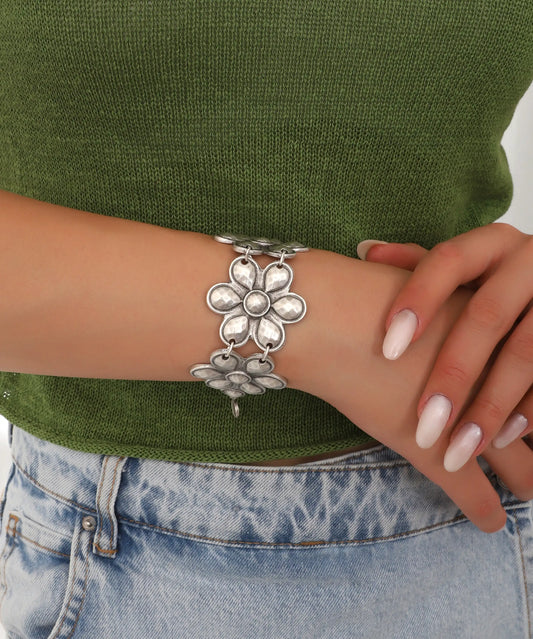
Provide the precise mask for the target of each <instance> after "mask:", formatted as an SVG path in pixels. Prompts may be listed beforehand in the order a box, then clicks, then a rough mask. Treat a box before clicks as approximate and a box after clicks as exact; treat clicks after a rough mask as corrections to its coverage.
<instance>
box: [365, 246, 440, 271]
mask: <svg viewBox="0 0 533 639" xmlns="http://www.w3.org/2000/svg"><path fill="white" fill-rule="evenodd" d="M427 253H428V251H427V249H425V248H424V247H422V246H419V245H418V244H398V243H388V244H382V243H380V244H373V245H372V246H371V247H370V248H368V250H366V252H363V253H361V254H363V255H364V259H365V260H366V261H367V262H379V263H380V264H389V265H390V266H396V267H398V268H403V269H406V270H408V271H413V270H414V269H415V267H416V266H417V264H418V263H419V262H420V260H421V259H422V258H423V257H424V256H425V255H426V254H427ZM358 254H359V247H358Z"/></svg>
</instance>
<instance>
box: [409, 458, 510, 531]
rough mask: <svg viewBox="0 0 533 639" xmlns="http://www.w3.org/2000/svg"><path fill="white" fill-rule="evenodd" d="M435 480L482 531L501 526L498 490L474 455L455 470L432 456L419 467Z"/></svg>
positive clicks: (502, 524) (503, 516) (503, 517)
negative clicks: (445, 466) (455, 471)
mask: <svg viewBox="0 0 533 639" xmlns="http://www.w3.org/2000/svg"><path fill="white" fill-rule="evenodd" d="M418 469H419V470H420V471H421V472H423V473H424V474H425V475H426V476H427V477H428V478H429V479H431V481H433V482H434V483H436V484H438V485H439V486H440V487H441V488H442V489H443V490H444V491H445V492H446V494H447V495H448V496H449V497H450V499H452V500H453V502H454V503H455V504H456V505H457V506H458V507H459V508H460V509H461V511H462V512H463V514H464V515H465V516H466V517H467V518H468V519H469V520H470V521H471V522H472V523H473V524H474V525H475V526H477V527H478V528H479V529H480V530H482V531H483V532H488V533H490V532H496V531H497V530H500V529H501V528H502V527H503V526H504V525H505V521H506V519H507V515H506V513H505V510H504V509H503V507H502V505H501V502H500V498H499V496H498V493H497V492H496V491H495V490H494V487H493V486H492V484H491V483H490V481H489V480H488V478H487V476H486V475H485V473H484V472H483V471H482V469H481V468H480V466H479V464H478V462H477V460H475V459H473V460H471V461H470V462H469V463H468V464H466V465H465V466H464V467H463V468H462V469H461V470H460V471H459V472H457V473H447V472H446V471H445V470H444V469H443V468H442V466H441V467H440V468H439V464H438V463H435V460H432V461H431V463H430V464H429V465H428V464H427V463H425V462H424V464H423V466H420V467H418Z"/></svg>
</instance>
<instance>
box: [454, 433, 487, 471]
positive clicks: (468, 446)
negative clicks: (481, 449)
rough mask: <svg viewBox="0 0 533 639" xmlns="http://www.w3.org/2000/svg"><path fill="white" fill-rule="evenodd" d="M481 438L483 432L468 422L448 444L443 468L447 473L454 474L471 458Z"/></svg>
mask: <svg viewBox="0 0 533 639" xmlns="http://www.w3.org/2000/svg"><path fill="white" fill-rule="evenodd" d="M482 437H483V431H482V430H481V428H480V427H479V426H478V425H477V424H474V422H468V423H467V424H465V425H464V426H462V427H461V429H460V430H459V432H458V433H457V435H456V436H455V437H454V438H453V439H452V441H451V442H450V445H449V446H448V450H447V451H446V454H445V455H444V468H445V469H446V470H447V471H448V472H449V473H454V472H455V471H456V470H459V469H460V468H462V467H463V466H464V465H465V464H466V462H467V461H468V460H469V459H470V457H472V454H473V453H474V451H475V450H476V448H477V447H478V446H479V444H480V442H481V439H482Z"/></svg>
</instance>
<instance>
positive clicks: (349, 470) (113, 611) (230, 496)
mask: <svg viewBox="0 0 533 639" xmlns="http://www.w3.org/2000/svg"><path fill="white" fill-rule="evenodd" d="M12 453H13V458H14V464H13V467H12V469H11V474H10V476H9V479H8V485H7V490H6V493H5V499H4V500H3V504H2V506H3V510H2V512H3V519H2V527H1V528H2V535H1V537H0V553H1V554H0V619H1V621H2V624H3V626H4V627H5V629H6V632H7V636H8V637H10V638H15V639H23V638H24V639H26V638H28V639H29V638H32V639H38V638H39V639H40V638H43V639H44V638H45V637H54V638H59V637H61V638H63V637H64V638H67V637H68V638H71V637H82V638H84V639H85V638H91V639H107V638H109V639H119V638H122V637H124V638H125V639H126V638H127V639H147V638H152V637H154V638H158V639H165V638H167V637H168V638H173V639H174V638H180V637H184V638H187V639H194V638H200V637H201V638H202V639H209V638H216V639H233V638H243V639H261V638H263V637H269V638H275V639H284V638H287V639H298V638H302V639H310V638H313V637H331V638H333V637H335V638H336V639H339V638H343V637H350V638H352V637H365V638H369V639H376V638H387V639H388V638H416V639H419V638H423V639H431V638H432V637H435V638H438V639H443V638H444V639H445V638H447V637H450V638H454V639H455V638H458V637H460V638H462V639H463V638H479V639H490V638H494V639H503V638H505V639H507V638H509V639H518V638H519V637H520V638H521V637H530V636H531V617H530V611H531V594H532V593H533V588H532V586H533V584H532V583H531V581H532V579H531V578H532V575H533V526H532V519H531V504H530V503H523V502H519V501H517V500H516V499H515V498H513V496H512V495H511V494H510V493H508V492H507V491H506V490H505V488H504V487H502V486H498V490H499V492H500V495H501V497H502V500H503V501H504V503H505V505H506V509H507V512H508V519H507V526H506V528H505V529H504V530H502V531H501V532H498V533H495V534H492V535H488V534H484V533H481V532H480V531H479V530H477V529H476V528H475V527H474V526H473V525H471V524H470V523H469V522H468V521H467V520H465V519H464V517H462V516H461V514H460V513H459V512H458V510H457V508H456V506H455V505H454V504H453V503H452V502H451V501H450V500H449V499H448V498H447V497H446V496H445V495H444V493H443V492H442V491H441V490H440V489H439V488H438V487H436V486H434V485H433V484H432V483H431V482H429V481H428V480H426V479H425V478H424V477H423V476H422V475H420V474H419V473H418V472H417V471H416V470H415V469H414V468H413V467H412V466H411V465H410V464H409V463H407V462H406V461H405V460H403V459H402V458H401V457H399V456H398V455H396V454H395V453H393V452H392V451H390V450H389V449H387V448H385V447H383V446H376V447H375V448H373V449H370V450H366V451H361V452H358V453H352V454H349V455H345V456H343V457H340V458H337V459H334V460H327V461H322V462H314V463H312V464H303V465H299V466H289V467H276V468H274V467H260V466H255V467H251V466H237V465H235V466H233V465H225V464H206V463H171V462H163V461H154V460H148V459H135V458H124V457H112V456H104V455H94V454H88V453H82V452H77V451H73V450H69V449H67V448H63V447H60V446H56V445H54V444H51V443H48V442H44V441H41V440H39V439H36V438H35V437H33V436H31V435H29V434H27V433H26V432H24V431H23V430H21V429H18V428H16V427H14V428H13V433H12Z"/></svg>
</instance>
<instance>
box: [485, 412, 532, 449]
mask: <svg viewBox="0 0 533 639" xmlns="http://www.w3.org/2000/svg"><path fill="white" fill-rule="evenodd" d="M527 427H528V422H527V419H526V418H525V417H524V415H521V414H520V413H514V414H513V415H511V416H510V417H509V418H508V419H507V421H506V422H505V424H504V425H503V426H502V428H501V430H500V432H499V433H498V434H497V435H496V437H495V438H494V439H493V440H492V445H493V446H494V448H505V447H506V446H507V445H509V444H510V443H511V442H514V440H515V439H518V438H519V437H520V435H521V434H522V433H523V432H524V431H525V430H526V428H527Z"/></svg>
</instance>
